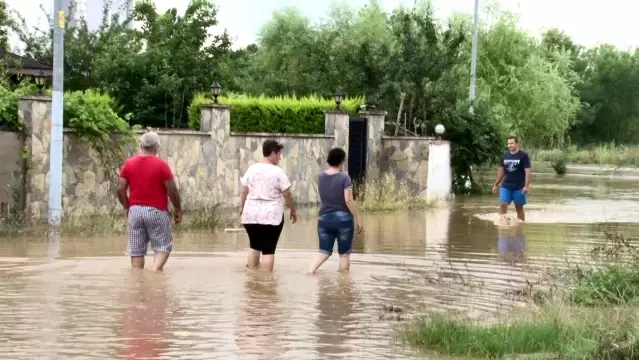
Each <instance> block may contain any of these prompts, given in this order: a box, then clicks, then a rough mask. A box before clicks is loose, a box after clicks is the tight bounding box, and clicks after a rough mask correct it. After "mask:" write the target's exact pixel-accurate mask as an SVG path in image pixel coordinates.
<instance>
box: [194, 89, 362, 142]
mask: <svg viewBox="0 0 639 360" xmlns="http://www.w3.org/2000/svg"><path fill="white" fill-rule="evenodd" d="M211 102H212V100H211V98H210V97H209V96H205V95H203V94H198V95H196V96H195V97H194V98H193V101H191V105H190V106H189V109H188V113H189V114H188V115H189V128H191V129H193V130H199V129H200V106H201V105H202V104H209V103H211ZM219 102H220V104H224V105H229V106H231V130H232V131H235V132H265V133H287V134H323V133H324V111H326V110H330V109H333V108H334V107H335V102H334V101H333V100H332V99H322V98H320V97H316V96H309V97H303V98H294V97H265V96H260V97H248V96H242V95H237V96H230V97H221V98H220V99H219ZM363 103H364V98H363V97H357V98H350V99H344V101H343V102H342V109H343V110H344V111H346V112H348V113H350V114H355V113H356V111H357V108H358V107H359V106H360V105H361V104H363Z"/></svg>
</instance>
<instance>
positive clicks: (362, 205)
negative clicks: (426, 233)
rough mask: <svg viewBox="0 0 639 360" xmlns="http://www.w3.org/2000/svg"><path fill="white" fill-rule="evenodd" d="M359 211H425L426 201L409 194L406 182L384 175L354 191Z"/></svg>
mask: <svg viewBox="0 0 639 360" xmlns="http://www.w3.org/2000/svg"><path fill="white" fill-rule="evenodd" d="M355 192H356V194H357V203H358V206H359V209H361V210H362V211H363V212H384V211H396V210H408V209H425V208H427V207H428V205H427V203H426V199H425V198H423V197H421V196H416V195H414V194H411V191H410V189H409V187H408V185H407V184H406V182H402V181H397V179H396V178H395V177H394V176H392V175H390V174H384V175H383V176H381V178H380V179H379V180H376V181H369V182H366V183H365V184H362V185H361V186H358V187H357V188H356V189H355Z"/></svg>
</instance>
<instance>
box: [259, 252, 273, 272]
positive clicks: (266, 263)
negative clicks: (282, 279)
mask: <svg viewBox="0 0 639 360" xmlns="http://www.w3.org/2000/svg"><path fill="white" fill-rule="evenodd" d="M274 265H275V255H262V268H264V270H266V271H273V266H274Z"/></svg>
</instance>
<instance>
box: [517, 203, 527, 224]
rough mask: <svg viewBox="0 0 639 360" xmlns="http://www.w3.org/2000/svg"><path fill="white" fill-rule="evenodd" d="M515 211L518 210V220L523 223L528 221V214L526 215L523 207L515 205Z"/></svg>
mask: <svg viewBox="0 0 639 360" xmlns="http://www.w3.org/2000/svg"><path fill="white" fill-rule="evenodd" d="M515 210H517V218H518V219H519V220H521V221H526V214H525V213H524V206H523V205H515Z"/></svg>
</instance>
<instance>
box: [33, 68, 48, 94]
mask: <svg viewBox="0 0 639 360" xmlns="http://www.w3.org/2000/svg"><path fill="white" fill-rule="evenodd" d="M46 81H47V78H46V76H44V73H43V72H42V71H40V72H39V73H38V75H36V76H35V83H36V85H37V86H38V95H44V91H43V90H42V89H43V88H44V83H45V82H46Z"/></svg>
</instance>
